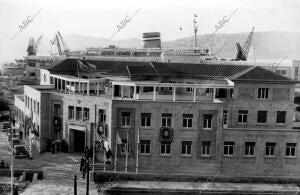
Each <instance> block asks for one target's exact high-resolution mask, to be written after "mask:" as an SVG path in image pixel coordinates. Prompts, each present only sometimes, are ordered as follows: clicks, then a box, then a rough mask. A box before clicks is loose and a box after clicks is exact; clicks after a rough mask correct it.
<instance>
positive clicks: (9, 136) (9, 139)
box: [7, 134, 19, 142]
mask: <svg viewBox="0 0 300 195" xmlns="http://www.w3.org/2000/svg"><path fill="white" fill-rule="evenodd" d="M12 137H13V139H14V138H19V135H17V134H13V135H12ZM7 139H8V141H9V142H10V141H11V134H8V138H7Z"/></svg>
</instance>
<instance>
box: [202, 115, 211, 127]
mask: <svg viewBox="0 0 300 195" xmlns="http://www.w3.org/2000/svg"><path fill="white" fill-rule="evenodd" d="M211 128H212V114H204V115H203V129H211Z"/></svg>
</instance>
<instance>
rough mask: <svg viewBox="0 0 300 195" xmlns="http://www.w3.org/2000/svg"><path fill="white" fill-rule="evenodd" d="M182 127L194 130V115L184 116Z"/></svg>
mask: <svg viewBox="0 0 300 195" xmlns="http://www.w3.org/2000/svg"><path fill="white" fill-rule="evenodd" d="M182 127H183V128H192V127H193V114H183V115H182Z"/></svg>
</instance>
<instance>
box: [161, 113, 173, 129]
mask: <svg viewBox="0 0 300 195" xmlns="http://www.w3.org/2000/svg"><path fill="white" fill-rule="evenodd" d="M171 124H172V114H169V113H163V114H162V118H161V126H163V127H171Z"/></svg>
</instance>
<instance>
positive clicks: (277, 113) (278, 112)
mask: <svg viewBox="0 0 300 195" xmlns="http://www.w3.org/2000/svg"><path fill="white" fill-rule="evenodd" d="M282 113H284V118H283V120H284V122H278V119H280V118H278V117H279V114H282ZM286 113H287V112H286V111H277V112H276V124H285V123H286Z"/></svg>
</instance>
